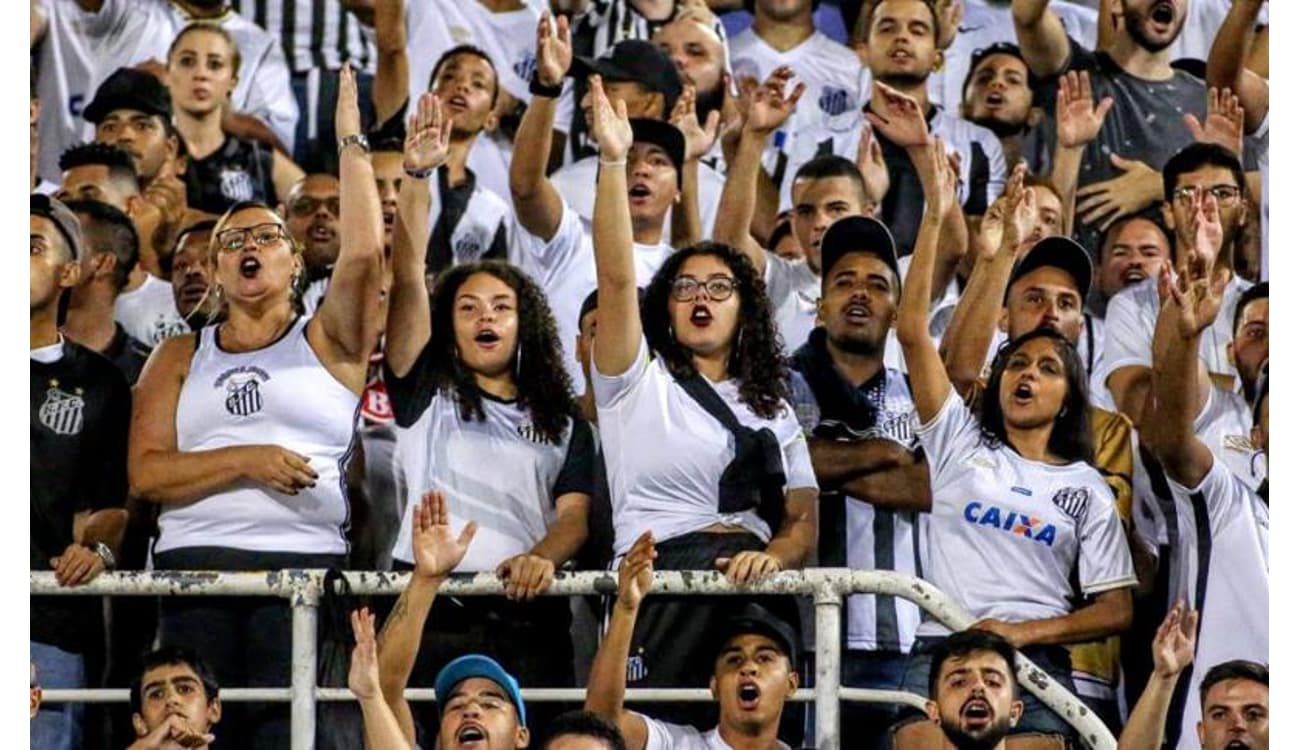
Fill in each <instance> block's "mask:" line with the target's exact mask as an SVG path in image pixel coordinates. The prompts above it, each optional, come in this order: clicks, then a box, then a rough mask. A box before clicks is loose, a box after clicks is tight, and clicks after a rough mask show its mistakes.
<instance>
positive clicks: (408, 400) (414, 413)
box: [384, 338, 438, 428]
mask: <svg viewBox="0 0 1300 750" xmlns="http://www.w3.org/2000/svg"><path fill="white" fill-rule="evenodd" d="M434 356H435V355H434V352H433V339H432V338H430V339H429V341H428V342H426V343H425V345H424V348H423V349H421V350H420V356H418V357H416V358H415V364H413V365H411V371H410V372H408V373H406V375H405V376H403V377H398V376H397V373H395V372H393V370H392V368H391V367H389V365H388V358H387V357H385V358H384V387H385V388H386V389H387V391H388V402H389V404H390V405H391V406H392V409H393V419H394V420H395V421H396V422H397V426H398V427H403V428H405V427H410V426H411V425H413V424H415V423H416V422H417V421H419V419H420V415H421V414H424V412H425V410H426V409H428V408H429V404H430V403H432V402H433V395H434V394H435V393H436V392H437V390H438V388H437V381H436V379H435V372H434V366H433V364H434V361H433V358H434Z"/></svg>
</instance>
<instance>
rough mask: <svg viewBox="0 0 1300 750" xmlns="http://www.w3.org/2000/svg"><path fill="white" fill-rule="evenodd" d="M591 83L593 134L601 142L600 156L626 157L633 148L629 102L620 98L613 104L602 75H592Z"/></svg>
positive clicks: (605, 157) (609, 157)
mask: <svg viewBox="0 0 1300 750" xmlns="http://www.w3.org/2000/svg"><path fill="white" fill-rule="evenodd" d="M589 80H590V83H591V134H592V137H594V138H595V139H596V143H598V144H600V158H601V159H604V160H607V161H617V160H619V159H626V158H627V152H628V151H631V150H632V122H631V121H630V120H628V117H627V104H626V103H625V102H624V101H623V100H622V99H620V100H619V101H618V103H617V104H616V105H615V104H611V103H610V101H609V97H608V96H606V95H605V86H604V84H603V83H601V79H600V76H592V77H591V78H590V79H589Z"/></svg>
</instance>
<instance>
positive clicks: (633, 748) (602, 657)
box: [583, 303, 657, 750]
mask: <svg viewBox="0 0 1300 750" xmlns="http://www.w3.org/2000/svg"><path fill="white" fill-rule="evenodd" d="M602 304H604V303H602ZM656 555H657V553H656V552H655V547H654V537H653V536H651V534H650V532H648V531H647V532H645V533H644V534H642V535H641V536H640V538H638V539H637V540H636V543H635V544H633V545H632V549H631V550H629V551H628V553H627V555H626V556H625V557H624V558H623V561H622V562H621V563H620V564H619V566H618V598H617V599H615V600H614V606H613V607H612V608H611V610H610V615H609V628H608V629H606V630H605V637H604V638H603V639H601V642H600V648H599V649H597V650H596V658H595V659H594V660H592V662H591V676H590V677H589V678H588V679H587V701H586V704H585V705H584V706H583V708H585V709H586V710H588V711H591V712H592V713H594V714H597V715H599V716H602V717H604V718H605V719H607V720H609V721H612V722H614V723H616V724H618V728H619V731H621V732H622V733H623V739H624V740H625V741H626V742H627V747H628V750H645V746H646V741H647V739H648V738H649V731H648V729H647V728H646V723H645V719H643V718H641V716H640V714H635V713H632V712H631V711H628V710H627V709H625V708H623V696H624V695H626V694H627V659H628V655H629V653H630V651H631V650H632V630H633V629H634V628H635V627H636V615H637V612H638V610H640V609H641V600H642V599H644V598H645V595H646V593H647V592H648V591H649V590H650V585H651V584H652V583H653V582H654V560H655V557H656Z"/></svg>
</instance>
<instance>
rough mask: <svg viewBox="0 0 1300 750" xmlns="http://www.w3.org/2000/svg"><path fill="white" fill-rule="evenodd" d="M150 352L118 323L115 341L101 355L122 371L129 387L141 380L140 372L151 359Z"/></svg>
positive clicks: (114, 336) (114, 335)
mask: <svg viewBox="0 0 1300 750" xmlns="http://www.w3.org/2000/svg"><path fill="white" fill-rule="evenodd" d="M150 351H151V350H150V349H149V347H147V346H145V345H144V343H143V342H141V341H140V340H139V339H136V338H135V337H133V336H131V334H129V333H127V332H126V329H125V328H123V327H122V324H121V323H118V324H117V332H116V333H114V334H113V340H112V341H110V342H109V343H108V348H107V349H105V350H104V351H103V352H101V354H103V355H104V357H105V358H107V359H108V361H109V362H112V363H113V364H114V365H115V366H116V367H117V369H118V370H121V371H122V375H123V376H124V377H125V378H126V383H127V385H135V381H137V380H139V379H140V372H141V371H142V370H144V363H145V362H146V361H148V359H149V353H150Z"/></svg>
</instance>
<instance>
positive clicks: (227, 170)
mask: <svg viewBox="0 0 1300 750" xmlns="http://www.w3.org/2000/svg"><path fill="white" fill-rule="evenodd" d="M272 156H273V154H272V151H271V150H270V149H268V148H266V147H265V146H263V145H262V144H260V143H258V142H256V141H245V140H242V139H239V138H234V137H231V136H227V137H226V142H225V143H223V144H221V148H219V149H217V150H216V151H213V152H212V154H211V155H209V156H208V157H207V158H204V159H195V158H193V157H191V158H190V160H189V165H188V166H187V167H186V169H185V191H186V196H187V200H188V202H189V205H190V208H196V209H198V210H200V211H207V212H208V213H210V214H217V215H221V214H223V213H225V212H226V209H228V208H230V207H231V206H233V205H235V204H236V203H239V202H240V201H250V200H255V201H262V202H263V203H266V204H267V205H275V199H276V198H275V182H273V181H272V179H271V174H272V172H271V162H272Z"/></svg>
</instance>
